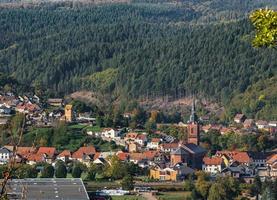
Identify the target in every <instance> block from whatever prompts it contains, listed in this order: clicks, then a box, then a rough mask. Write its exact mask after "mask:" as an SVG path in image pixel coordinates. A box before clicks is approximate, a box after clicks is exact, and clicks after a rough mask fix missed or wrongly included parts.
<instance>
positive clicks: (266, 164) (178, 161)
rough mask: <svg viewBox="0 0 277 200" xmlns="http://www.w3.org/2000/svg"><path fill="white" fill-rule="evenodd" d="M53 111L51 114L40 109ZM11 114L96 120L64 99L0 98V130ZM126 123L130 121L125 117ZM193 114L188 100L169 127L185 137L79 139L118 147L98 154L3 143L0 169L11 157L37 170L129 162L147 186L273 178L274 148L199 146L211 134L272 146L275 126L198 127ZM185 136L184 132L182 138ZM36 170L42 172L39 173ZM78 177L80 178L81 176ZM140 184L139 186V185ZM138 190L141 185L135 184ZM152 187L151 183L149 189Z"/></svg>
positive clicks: (112, 131)
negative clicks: (183, 118) (200, 178)
mask: <svg viewBox="0 0 277 200" xmlns="http://www.w3.org/2000/svg"><path fill="white" fill-rule="evenodd" d="M46 105H48V106H51V107H52V110H51V112H49V110H45V108H46V107H47V106H46ZM16 113H23V114H24V116H25V119H26V122H25V123H26V126H30V127H32V126H37V127H51V126H53V127H54V126H56V125H57V124H58V123H59V122H64V123H65V124H75V125H80V126H87V127H93V126H95V123H96V117H95V116H91V115H89V114H88V113H77V112H76V111H74V108H73V106H72V105H71V104H67V103H65V101H64V99H48V100H47V101H46V102H44V103H42V102H41V100H40V98H39V97H38V96H36V95H33V96H31V97H29V96H15V95H13V94H12V93H6V94H1V95H0V125H1V126H5V125H6V124H8V123H9V119H10V117H12V116H14V115H15V114H16ZM124 117H125V118H131V115H130V114H129V113H126V114H124ZM203 121H204V120H203V119H202V120H201V117H200V118H199V117H198V116H197V113H196V105H195V101H194V100H193V102H192V105H191V114H190V117H189V121H188V122H179V123H177V124H172V126H176V127H181V128H182V129H184V130H186V135H187V137H186V138H185V139H178V138H176V137H174V136H172V135H170V134H168V133H167V132H163V131H160V130H158V127H159V126H163V124H157V128H156V130H153V132H152V133H151V137H150V134H149V133H148V132H147V131H146V130H145V129H143V128H140V129H132V128H130V127H119V128H111V127H103V128H101V129H99V130H94V129H93V128H92V129H87V130H86V131H85V133H84V134H86V135H87V136H89V137H93V138H99V139H101V140H103V141H106V142H109V143H111V142H112V143H113V144H115V145H116V146H118V147H120V148H116V149H115V150H110V151H99V149H97V148H96V147H95V146H94V145H91V144H89V145H87V144H83V145H82V146H80V147H79V148H78V149H76V150H75V151H71V150H69V149H63V150H59V149H57V147H55V146H37V145H33V146H20V145H19V146H16V150H15V149H14V148H15V147H14V146H13V145H12V144H5V145H3V146H2V147H1V149H0V164H2V165H5V164H7V163H9V161H10V159H12V158H13V157H14V153H16V155H15V157H16V162H17V163H24V164H28V165H31V166H36V165H38V164H40V163H48V164H50V165H52V166H53V167H54V166H55V165H56V163H57V162H59V161H62V162H64V163H65V164H66V166H68V165H69V164H70V163H75V162H78V163H81V164H82V165H84V166H86V167H87V168H90V166H91V165H93V166H100V168H105V166H107V165H112V164H113V161H112V160H113V159H117V160H118V161H119V162H121V163H123V164H124V163H133V164H135V165H136V166H138V167H139V168H140V169H141V170H142V171H144V173H143V175H144V176H145V177H147V180H148V181H147V182H148V184H149V181H150V182H151V181H153V182H157V181H159V182H167V183H168V182H172V183H177V182H182V181H184V180H186V179H188V177H189V176H192V175H193V174H195V173H197V172H199V171H203V172H205V173H207V174H209V176H210V178H212V179H213V178H214V179H215V178H216V177H219V176H220V177H227V176H228V177H229V176H230V177H233V178H235V179H238V180H240V181H243V182H245V183H249V184H251V183H253V181H254V179H255V177H259V178H260V179H261V180H266V179H271V180H274V179H276V178H277V149H272V150H270V151H240V150H237V149H232V150H227V149H221V150H217V149H216V150H215V151H212V153H211V151H209V152H208V149H206V148H205V145H203V143H202V142H201V139H200V137H201V136H202V135H205V134H208V133H212V132H213V131H216V132H217V133H218V134H220V135H223V136H224V135H226V134H235V135H249V134H252V135H259V134H262V133H267V137H269V138H267V139H268V140H273V142H274V141H275V142H276V140H275V139H276V132H277V121H269V122H268V121H265V120H262V119H261V120H257V121H255V120H254V119H247V117H246V116H245V115H244V114H241V113H238V114H236V115H235V117H234V119H233V122H232V124H230V125H228V126H226V125H222V124H210V123H207V122H206V123H203ZM184 134H185V133H184ZM40 170H41V169H40ZM80 176H81V175H80ZM142 185H143V184H142ZM140 186H141V185H140ZM150 186H151V184H150Z"/></svg>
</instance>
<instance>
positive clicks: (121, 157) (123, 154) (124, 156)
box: [116, 151, 130, 161]
mask: <svg viewBox="0 0 277 200" xmlns="http://www.w3.org/2000/svg"><path fill="white" fill-rule="evenodd" d="M116 156H117V157H118V159H119V160H121V161H128V160H129V157H130V154H129V153H126V152H122V151H119V152H117V153H116Z"/></svg>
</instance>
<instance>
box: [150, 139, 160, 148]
mask: <svg viewBox="0 0 277 200" xmlns="http://www.w3.org/2000/svg"><path fill="white" fill-rule="evenodd" d="M160 142H161V139H160V138H152V139H151V141H150V142H148V143H147V147H148V148H149V149H158V148H159V144H160Z"/></svg>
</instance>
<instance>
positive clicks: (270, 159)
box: [266, 153, 277, 165]
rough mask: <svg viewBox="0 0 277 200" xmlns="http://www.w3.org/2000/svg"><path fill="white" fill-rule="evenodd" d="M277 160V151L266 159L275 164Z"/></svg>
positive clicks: (268, 162)
mask: <svg viewBox="0 0 277 200" xmlns="http://www.w3.org/2000/svg"><path fill="white" fill-rule="evenodd" d="M275 162H277V153H275V154H273V155H272V156H270V157H269V158H268V160H267V161H266V163H267V164H270V165H272V164H274V163H275Z"/></svg>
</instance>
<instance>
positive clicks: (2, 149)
mask: <svg viewBox="0 0 277 200" xmlns="http://www.w3.org/2000/svg"><path fill="white" fill-rule="evenodd" d="M0 153H11V150H9V149H7V148H6V147H2V148H0Z"/></svg>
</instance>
